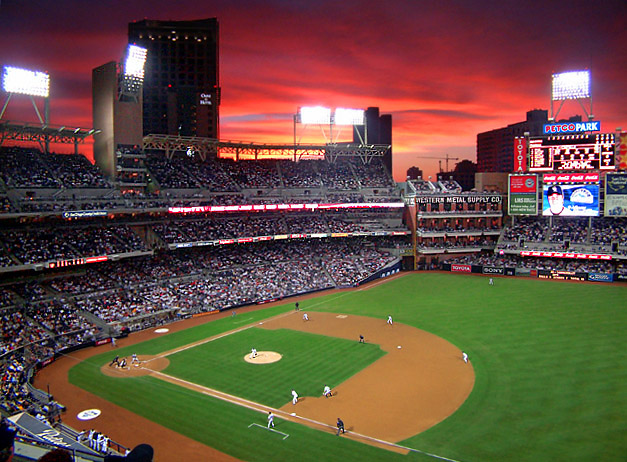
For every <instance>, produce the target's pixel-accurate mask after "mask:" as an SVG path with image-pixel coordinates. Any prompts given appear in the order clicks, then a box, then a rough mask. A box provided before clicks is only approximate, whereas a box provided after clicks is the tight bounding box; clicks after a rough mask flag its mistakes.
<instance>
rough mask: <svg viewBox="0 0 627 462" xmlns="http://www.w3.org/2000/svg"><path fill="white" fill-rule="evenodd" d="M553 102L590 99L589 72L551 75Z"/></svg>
mask: <svg viewBox="0 0 627 462" xmlns="http://www.w3.org/2000/svg"><path fill="white" fill-rule="evenodd" d="M552 97H553V101H561V100H565V99H579V98H589V97H590V71H574V72H562V73H561V74H553V88H552Z"/></svg>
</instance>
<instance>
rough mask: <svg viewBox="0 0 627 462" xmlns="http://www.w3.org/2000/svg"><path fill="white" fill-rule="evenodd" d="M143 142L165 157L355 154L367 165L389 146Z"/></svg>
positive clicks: (185, 139)
mask: <svg viewBox="0 0 627 462" xmlns="http://www.w3.org/2000/svg"><path fill="white" fill-rule="evenodd" d="M143 141H144V149H145V150H160V151H164V152H165V155H166V156H167V157H172V155H174V153H175V152H188V151H189V150H192V151H194V152H195V153H198V154H199V155H200V156H201V158H202V159H203V160H205V159H206V158H207V156H209V155H217V154H218V153H220V156H221V157H232V158H234V159H236V160H241V159H254V160H261V159H281V158H282V159H286V158H292V159H293V160H300V159H302V158H308V159H313V158H325V159H327V160H328V161H330V162H335V161H336V160H337V158H339V157H359V158H360V159H361V160H362V162H363V163H364V164H369V163H370V161H371V160H372V159H373V158H375V157H382V156H384V155H385V154H386V153H387V152H388V151H389V150H390V148H391V146H390V145H377V144H356V143H330V144H259V143H245V142H234V141H219V140H215V139H211V138H200V137H193V136H172V135H147V136H145V137H144V140H143Z"/></svg>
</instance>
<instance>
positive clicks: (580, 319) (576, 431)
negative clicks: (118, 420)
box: [70, 273, 627, 461]
mask: <svg viewBox="0 0 627 462" xmlns="http://www.w3.org/2000/svg"><path fill="white" fill-rule="evenodd" d="M625 300H627V287H626V286H625V285H619V284H614V285H601V284H599V285H596V284H574V283H564V282H554V281H545V280H537V279H523V278H495V285H494V286H489V285H488V279H487V278H483V277H473V276H466V275H452V274H436V273H415V274H408V275H406V276H405V277H402V278H400V279H397V280H394V281H391V282H389V283H386V284H382V285H380V286H378V287H376V288H374V289H370V290H364V291H351V292H343V293H340V294H332V295H328V296H324V297H320V298H316V299H310V300H306V301H302V302H301V309H307V310H312V311H313V310H318V311H330V312H341V313H348V314H351V313H352V314H360V315H367V316H376V317H379V318H381V319H382V322H384V321H385V318H386V317H387V315H388V314H391V315H393V316H394V320H395V321H397V322H402V323H406V324H409V325H413V326H416V327H419V328H421V329H424V330H426V331H429V332H432V333H434V334H437V335H439V336H441V337H443V338H446V339H447V340H449V341H451V342H452V343H454V344H456V345H458V346H459V347H460V348H462V349H463V350H465V351H467V352H468V353H469V355H470V359H471V361H472V363H473V367H474V368H475V372H476V374H477V379H476V383H475V388H474V389H473V392H472V393H471V395H470V397H469V398H468V400H467V401H466V402H465V403H464V404H463V405H462V407H461V408H460V409H459V410H458V411H457V412H456V413H455V414H453V415H452V416H451V417H449V418H448V419H446V420H445V421H444V422H441V423H440V424H438V425H436V426H435V427H433V428H432V429H430V430H428V431H426V432H423V433H422V434H420V435H418V436H415V437H413V438H410V439H408V440H407V441H405V442H404V444H406V445H408V446H411V447H415V448H419V449H422V450H425V451H428V452H431V453H435V454H439V455H442V456H445V457H450V458H453V459H457V460H462V461H486V460H490V461H494V460H508V461H545V460H546V461H553V460H569V461H576V460H581V461H590V460H604V461H623V460H624V455H625V454H626V453H627V439H625V437H624V435H625V429H626V424H625V416H626V415H627V397H626V394H625V392H624V391H625V385H624V384H625V383H627V367H625V364H626V362H627V361H626V360H627V354H626V351H627V350H626V348H625V347H626V345H625V341H624V330H625V326H626V325H627V322H626V321H627V310H626V309H625ZM289 309H290V308H289V307H287V306H284V307H282V308H271V309H270V310H269V311H267V312H266V311H265V310H264V315H265V314H266V313H269V314H277V313H278V312H281V310H283V311H287V310H289ZM258 314H259V313H255V315H258ZM260 316H261V315H260ZM235 319H237V318H235ZM223 321H225V322H223ZM211 325H215V326H212V327H207V328H206V329H207V331H212V332H217V331H218V330H219V329H221V328H224V330H228V328H232V324H229V320H220V321H216V322H213V323H209V324H207V326H211ZM199 327H201V328H204V326H199ZM195 329H198V328H195ZM195 329H190V330H191V331H193V332H192V334H193V335H194V336H198V335H201V332H198V331H195ZM186 332H187V331H186ZM180 334H181V336H182V335H183V333H180ZM192 334H187V335H192ZM172 335H176V334H172ZM209 335H214V334H213V333H212V334H208V335H207V336H209ZM164 339H166V337H163V338H162V339H158V340H159V341H160V342H163V341H164ZM181 340H182V339H181ZM147 343H148V344H149V345H148V346H147V347H146V348H148V347H149V348H151V349H153V348H158V347H159V345H157V344H153V343H152V341H151V342H147ZM166 343H172V340H167V342H166ZM183 343H186V342H183ZM187 343H189V342H187ZM251 346H252V345H251ZM140 348H142V347H141V346H137V347H136V348H134V350H137V352H138V353H143V351H141V350H140ZM248 348H250V346H248ZM256 348H257V349H261V348H259V347H258V346H257V347H256ZM109 356H110V354H109V355H107V357H106V358H104V357H102V358H101V359H100V360H99V362H98V360H96V359H95V358H92V359H91V360H89V361H86V362H84V363H81V364H79V365H77V366H76V367H74V368H73V369H72V370H71V371H70V380H71V381H72V382H73V383H75V384H77V385H79V386H82V387H83V388H85V389H88V390H89V391H92V392H94V393H96V394H99V395H101V396H103V397H105V398H106V399H108V400H110V401H112V402H115V403H116V404H119V405H121V406H124V407H127V408H130V409H131V410H133V411H134V412H136V413H138V414H141V415H144V416H146V417H148V418H150V419H152V420H155V421H157V422H159V423H161V424H163V425H166V426H168V427H170V428H173V429H175V430H176V431H179V432H180V433H183V434H186V435H188V436H190V437H193V438H195V439H197V440H198V441H201V442H204V443H205V444H208V445H210V446H213V447H216V448H217V449H219V450H222V451H224V452H228V453H230V454H232V455H234V456H235V457H238V458H241V459H244V460H260V461H261V460H300V461H318V460H322V461H327V460H328V461H331V460H338V459H344V460H368V461H370V460H412V461H413V460H433V459H429V458H427V457H425V456H421V455H418V454H410V455H408V456H399V455H397V454H393V453H389V452H388V451H384V450H379V449H376V448H371V447H369V446H366V445H361V444H358V443H353V442H351V441H348V440H346V439H342V438H336V437H334V436H333V435H328V434H324V433H321V432H316V431H314V430H310V429H307V428H305V427H303V426H300V425H296V424H291V423H288V422H281V423H280V427H278V429H279V430H280V431H284V432H286V433H289V434H290V438H288V439H287V440H285V441H284V442H283V441H281V442H277V441H273V440H272V439H271V438H269V436H268V435H267V434H266V433H267V432H265V431H263V430H261V429H259V430H260V431H259V432H254V431H253V430H251V429H248V428H247V425H248V424H249V423H251V422H253V421H258V422H259V423H261V424H263V423H264V418H263V416H260V415H259V414H257V413H254V412H252V411H248V410H245V409H241V408H237V407H236V406H232V405H228V404H226V403H221V402H219V401H218V400H215V399H211V398H207V397H204V396H200V395H199V394H197V393H193V392H189V391H186V390H181V389H180V388H178V387H175V386H173V385H170V384H165V383H162V382H159V381H156V380H154V379H151V378H148V377H141V378H137V379H113V378H109V377H103V376H102V375H101V374H100V373H99V371H98V368H99V366H100V365H101V364H102V363H103V362H104V361H106V360H108V359H110V358H109ZM94 360H95V361H96V362H93V361H94ZM329 360H330V361H334V360H337V358H336V357H333V356H330V357H329ZM276 383H277V384H282V383H286V382H284V381H283V380H282V377H276ZM288 386H289V385H288ZM129 397H131V399H129ZM288 398H289V396H288ZM133 399H137V402H134V403H133V402H132V401H133ZM166 416H167V418H166ZM196 416H198V417H196ZM216 416H219V417H216ZM208 423H212V424H213V425H212V428H211V429H208V428H207V425H208ZM215 424H219V425H218V427H219V428H216V429H213V428H215ZM347 424H349V423H348V422H347ZM258 433H261V436H260V435H258Z"/></svg>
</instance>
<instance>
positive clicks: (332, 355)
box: [163, 328, 385, 423]
mask: <svg viewBox="0 0 627 462" xmlns="http://www.w3.org/2000/svg"><path fill="white" fill-rule="evenodd" d="M251 345H254V346H255V348H257V350H258V351H276V352H278V353H281V354H282V355H283V358H282V359H281V361H278V362H276V363H272V364H264V365H260V364H249V363H247V362H245V361H244V355H246V354H250V349H251ZM384 354H385V352H384V351H383V350H381V349H380V348H379V347H378V346H377V345H371V344H359V343H357V342H355V341H354V340H352V341H351V340H346V339H340V338H336V337H325V336H322V335H315V334H308V333H305V332H296V331H292V330H286V329H279V330H272V331H269V330H265V329H258V328H252V329H248V330H246V331H243V332H239V333H237V334H233V335H229V336H226V337H223V338H220V339H217V340H214V341H212V342H208V343H205V344H203V345H200V346H197V347H195V348H191V349H189V350H184V351H182V352H180V353H176V354H174V355H171V356H169V357H168V359H169V360H170V365H169V366H168V367H167V369H166V370H164V371H163V372H164V373H166V374H169V375H173V376H175V377H179V378H182V379H184V380H187V381H190V382H193V383H196V384H199V385H203V386H206V387H209V388H215V389H218V390H220V391H224V392H226V393H230V394H232V395H235V396H241V397H243V398H246V399H249V400H252V401H255V402H257V403H262V404H265V405H268V406H272V407H281V406H282V405H284V404H285V403H288V402H289V401H291V399H292V395H291V390H292V389H294V390H296V392H297V393H298V394H299V396H315V397H319V396H321V394H322V389H323V388H324V386H325V385H327V384H328V385H330V386H331V387H332V388H333V387H334V386H336V385H338V384H340V383H342V382H343V381H345V380H346V379H348V378H349V377H351V376H352V375H354V374H356V373H357V372H359V371H360V370H362V369H364V368H366V367H368V365H369V364H371V363H372V362H374V361H376V360H377V359H379V358H380V357H381V356H383V355H384ZM190 364H193V365H194V367H193V368H190V367H189V366H190ZM216 371H220V373H219V374H216ZM277 378H280V380H277ZM330 423H333V422H330Z"/></svg>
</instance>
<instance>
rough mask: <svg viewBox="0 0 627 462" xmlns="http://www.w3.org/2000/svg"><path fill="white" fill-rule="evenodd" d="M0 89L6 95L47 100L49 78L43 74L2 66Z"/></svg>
mask: <svg viewBox="0 0 627 462" xmlns="http://www.w3.org/2000/svg"><path fill="white" fill-rule="evenodd" d="M2 88H3V89H4V91H6V92H7V93H20V94H23V95H32V96H42V97H44V98H47V97H48V95H49V93H50V77H49V76H48V74H46V73H45V72H40V71H29V70H26V69H20V68H17V67H11V66H4V70H3V73H2Z"/></svg>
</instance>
